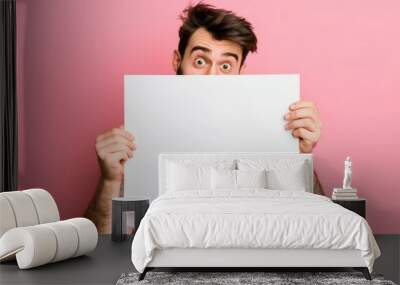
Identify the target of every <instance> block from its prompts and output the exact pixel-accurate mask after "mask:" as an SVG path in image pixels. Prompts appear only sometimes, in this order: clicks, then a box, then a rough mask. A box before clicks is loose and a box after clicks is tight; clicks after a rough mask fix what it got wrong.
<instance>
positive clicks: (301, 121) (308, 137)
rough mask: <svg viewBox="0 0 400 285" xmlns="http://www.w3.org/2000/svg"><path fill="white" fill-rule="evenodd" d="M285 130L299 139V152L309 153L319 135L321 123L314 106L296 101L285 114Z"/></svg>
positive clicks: (310, 103)
mask: <svg viewBox="0 0 400 285" xmlns="http://www.w3.org/2000/svg"><path fill="white" fill-rule="evenodd" d="M285 120H287V123H286V125H285V129H287V130H292V135H293V136H294V137H296V138H299V139H300V152H301V153H311V152H312V150H313V148H314V146H315V144H316V143H317V141H318V139H319V137H320V135H321V126H322V123H321V121H320V119H319V113H318V111H317V108H316V106H315V105H314V103H313V102H311V101H297V102H295V103H293V104H291V105H290V106H289V112H288V113H286V114H285Z"/></svg>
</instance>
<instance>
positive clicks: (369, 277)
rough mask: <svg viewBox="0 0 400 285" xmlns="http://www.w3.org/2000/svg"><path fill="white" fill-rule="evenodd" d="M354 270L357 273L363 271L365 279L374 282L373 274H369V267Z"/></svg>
mask: <svg viewBox="0 0 400 285" xmlns="http://www.w3.org/2000/svg"><path fill="white" fill-rule="evenodd" d="M354 269H355V270H357V271H361V272H362V274H363V275H364V277H365V279H367V280H372V278H371V274H369V270H368V268H367V267H355V268H354Z"/></svg>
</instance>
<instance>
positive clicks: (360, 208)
mask: <svg viewBox="0 0 400 285" xmlns="http://www.w3.org/2000/svg"><path fill="white" fill-rule="evenodd" d="M332 202H334V203H336V204H339V205H341V206H342V207H344V208H346V209H348V210H350V211H353V212H354V213H356V214H359V215H360V216H361V217H363V218H364V219H365V218H366V200H365V199H362V198H357V199H352V200H340V199H332Z"/></svg>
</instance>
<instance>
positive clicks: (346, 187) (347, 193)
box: [332, 156, 358, 200]
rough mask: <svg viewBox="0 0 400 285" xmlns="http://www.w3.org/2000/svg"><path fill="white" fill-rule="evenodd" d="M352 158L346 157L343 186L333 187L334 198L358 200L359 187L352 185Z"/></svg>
mask: <svg viewBox="0 0 400 285" xmlns="http://www.w3.org/2000/svg"><path fill="white" fill-rule="evenodd" d="M351 165H352V163H351V158H350V156H348V157H346V160H345V161H344V175H343V185H342V188H333V192H332V199H335V200H357V199H358V197H357V189H355V188H353V187H351V180H352V169H351Z"/></svg>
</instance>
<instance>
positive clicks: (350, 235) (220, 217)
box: [132, 189, 380, 272]
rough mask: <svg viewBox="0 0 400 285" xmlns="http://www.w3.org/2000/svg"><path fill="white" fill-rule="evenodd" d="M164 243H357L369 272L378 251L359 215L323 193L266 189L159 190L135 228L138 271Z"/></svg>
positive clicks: (341, 245)
mask: <svg viewBox="0 0 400 285" xmlns="http://www.w3.org/2000/svg"><path fill="white" fill-rule="evenodd" d="M165 248H274V249H279V248H281V249H282V248H293V249H300V248H301V249H357V250H360V251H361V256H362V258H363V259H364V260H365V264H366V266H367V267H368V269H369V270H370V272H372V267H373V263H374V260H375V259H376V258H377V257H379V255H380V250H379V248H378V246H377V244H376V241H375V239H374V236H373V234H372V231H371V229H370V227H369V226H368V223H367V222H366V220H365V219H364V218H362V217H361V216H359V215H357V214H355V213H353V212H351V211H349V210H347V209H344V208H342V207H341V206H339V205H337V204H335V203H333V202H332V201H331V200H330V199H329V198H327V197H324V196H320V195H316V194H312V193H308V192H299V191H280V190H266V189H240V190H236V191H234V190H229V189H226V190H218V191H215V192H214V191H208V190H187V191H179V192H169V193H166V194H163V195H161V196H160V197H158V198H157V199H156V200H154V201H153V203H152V204H151V206H150V208H149V210H148V211H147V213H146V215H145V217H144V218H143V220H142V222H141V223H140V226H139V228H138V230H137V232H136V235H135V237H134V240H133V242H132V262H133V265H134V266H135V268H136V269H137V270H138V271H139V272H143V270H144V268H145V267H146V265H147V264H148V263H149V262H150V261H151V260H152V258H153V254H154V250H155V249H165Z"/></svg>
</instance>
